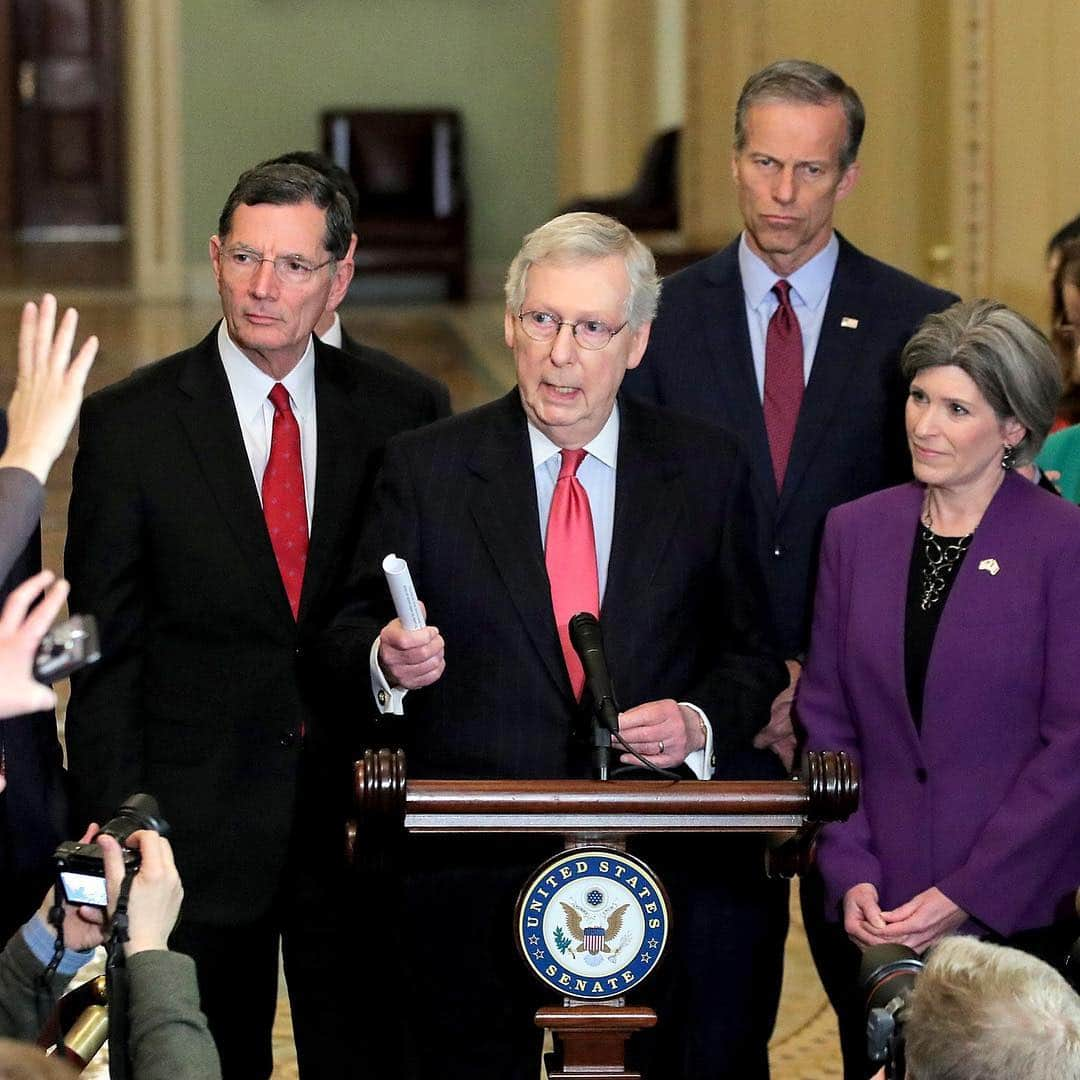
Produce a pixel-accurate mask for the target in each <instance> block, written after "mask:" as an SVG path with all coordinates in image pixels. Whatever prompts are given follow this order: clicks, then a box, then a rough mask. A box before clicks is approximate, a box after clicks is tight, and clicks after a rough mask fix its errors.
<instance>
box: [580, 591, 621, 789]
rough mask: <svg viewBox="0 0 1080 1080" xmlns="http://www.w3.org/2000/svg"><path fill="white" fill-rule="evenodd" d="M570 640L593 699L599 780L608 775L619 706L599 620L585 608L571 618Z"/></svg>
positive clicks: (594, 755) (595, 766) (594, 751)
mask: <svg viewBox="0 0 1080 1080" xmlns="http://www.w3.org/2000/svg"><path fill="white" fill-rule="evenodd" d="M569 630H570V644H571V645H573V646H574V652H576V653H577V654H578V659H579V660H580V661H581V666H582V667H583V668H584V669H585V685H586V687H587V688H588V690H589V694H590V695H591V696H592V699H593V709H592V763H593V769H594V771H595V772H596V778H597V779H598V780H606V779H607V778H608V762H609V761H610V759H611V733H612V732H615V733H616V734H618V731H619V706H618V705H616V704H615V691H614V689H613V688H612V686H611V675H609V674H608V666H607V658H606V657H605V656H604V638H603V635H602V634H601V633H600V623H599V622H597V620H596V616H595V615H593V614H592V613H591V612H588V611H579V612H578V613H577V614H576V615H575V616H573V618H571V620H570V625H569Z"/></svg>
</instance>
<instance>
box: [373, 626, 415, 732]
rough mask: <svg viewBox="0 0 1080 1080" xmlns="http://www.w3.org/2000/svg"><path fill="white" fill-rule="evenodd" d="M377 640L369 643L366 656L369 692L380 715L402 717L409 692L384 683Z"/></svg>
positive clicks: (384, 676) (384, 678)
mask: <svg viewBox="0 0 1080 1080" xmlns="http://www.w3.org/2000/svg"><path fill="white" fill-rule="evenodd" d="M380 640H381V639H379V638H376V639H375V640H374V641H373V642H372V643H371V652H370V654H369V655H368V668H369V670H370V672H371V692H372V694H373V695H374V696H375V706H376V708H377V709H378V710H379V712H380V714H382V715H383V716H386V715H387V714H391V715H393V716H404V714H405V695H406V694H407V693H408V692H409V691H408V690H407V689H406V688H405V687H403V686H391V685H390V684H389V683H388V682H387V681H386V675H385V674H384V672H383V669H382V668H381V667H379V644H380Z"/></svg>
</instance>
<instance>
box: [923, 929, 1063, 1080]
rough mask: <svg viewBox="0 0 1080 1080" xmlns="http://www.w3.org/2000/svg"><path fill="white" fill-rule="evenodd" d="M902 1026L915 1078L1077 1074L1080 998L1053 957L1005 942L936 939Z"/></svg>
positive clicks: (1035, 1078)
mask: <svg viewBox="0 0 1080 1080" xmlns="http://www.w3.org/2000/svg"><path fill="white" fill-rule="evenodd" d="M904 1030H905V1044H906V1051H907V1067H908V1073H909V1075H910V1076H911V1077H912V1080H916V1078H917V1080H983V1078H985V1077H988V1076H998V1077H1006V1076H1009V1077H1023V1078H1024V1080H1062V1078H1063V1077H1066V1076H1080V998H1078V997H1077V995H1076V994H1075V993H1074V992H1073V990H1072V988H1071V987H1070V986H1069V984H1068V983H1067V982H1066V981H1065V980H1064V979H1063V978H1062V977H1061V976H1060V975H1059V974H1058V973H1057V972H1056V971H1055V970H1054V969H1053V968H1052V967H1050V966H1049V964H1044V963H1043V962H1042V961H1041V960H1037V959H1036V958H1035V957H1034V956H1029V955H1027V954H1026V953H1022V952H1020V951H1019V950H1017V949H1009V948H1005V947H1004V946H1002V945H990V944H988V943H986V942H984V941H976V940H975V939H974V938H970V937H950V938H946V939H945V940H944V941H942V942H941V943H940V944H938V945H936V946H935V947H934V949H933V950H932V951H931V953H930V959H929V960H928V961H927V964H926V968H925V970H924V971H923V972H922V973H921V974H920V975H919V977H918V980H917V981H916V983H915V989H914V991H913V992H912V995H911V1003H910V1005H909V1006H908V1011H907V1020H906V1023H905V1025H904Z"/></svg>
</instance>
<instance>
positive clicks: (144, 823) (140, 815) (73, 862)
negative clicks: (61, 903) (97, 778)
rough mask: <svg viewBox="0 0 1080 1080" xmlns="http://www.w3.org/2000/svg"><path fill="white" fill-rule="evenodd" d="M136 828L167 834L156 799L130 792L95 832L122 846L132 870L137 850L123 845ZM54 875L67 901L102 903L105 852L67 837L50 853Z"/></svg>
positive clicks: (126, 861)
mask: <svg viewBox="0 0 1080 1080" xmlns="http://www.w3.org/2000/svg"><path fill="white" fill-rule="evenodd" d="M139 829H150V830H152V831H153V832H156V833H159V834H160V835H162V836H167V835H168V832H169V825H168V823H167V822H166V821H165V819H164V818H162V817H161V811H160V810H159V809H158V804H157V799H155V798H154V797H153V795H142V794H136V795H130V796H128V798H127V799H125V800H124V804H123V806H121V807H120V809H119V810H117V812H116V814H115V816H114V817H113V818H112V819H111V820H109V821H108V822H106V824H105V825H104V826H103V827H102V829H101V831H100V832H99V833H98V835H99V836H100V835H102V834H104V835H106V836H112V837H114V838H115V839H116V840H117V842H118V843H119V844H120V846H121V848H122V854H123V858H124V868H125V871H127V872H128V873H134V871H136V870H138V868H139V862H140V858H139V853H138V852H137V851H132V850H131V848H127V847H124V846H123V845H124V843H125V841H126V840H127V839H128V837H129V836H131V834H132V833H133V832H137V831H138V830H139ZM53 858H54V859H55V861H56V870H57V876H58V878H59V880H60V884H61V887H62V888H63V890H64V897H65V898H66V899H67V901H68V902H69V903H71V904H88V905H89V906H91V907H105V906H106V903H107V900H108V898H107V896H106V892H105V853H104V852H103V851H102V850H101V846H100V845H99V844H95V843H89V844H80V843H78V842H77V841H74V840H68V841H66V842H65V843H63V844H61V845H60V846H59V847H58V848H57V849H56V852H55V853H54V855H53Z"/></svg>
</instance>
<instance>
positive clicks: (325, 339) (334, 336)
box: [319, 311, 341, 349]
mask: <svg viewBox="0 0 1080 1080" xmlns="http://www.w3.org/2000/svg"><path fill="white" fill-rule="evenodd" d="M319 340H320V341H321V342H322V343H323V344H324V345H333V346H334V348H335V349H340V348H341V316H340V315H339V314H338V313H337V312H336V311H335V312H334V321H333V322H332V323H331V324H330V325H329V327H328V328H327V330H326V333H325V334H320V335H319Z"/></svg>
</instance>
